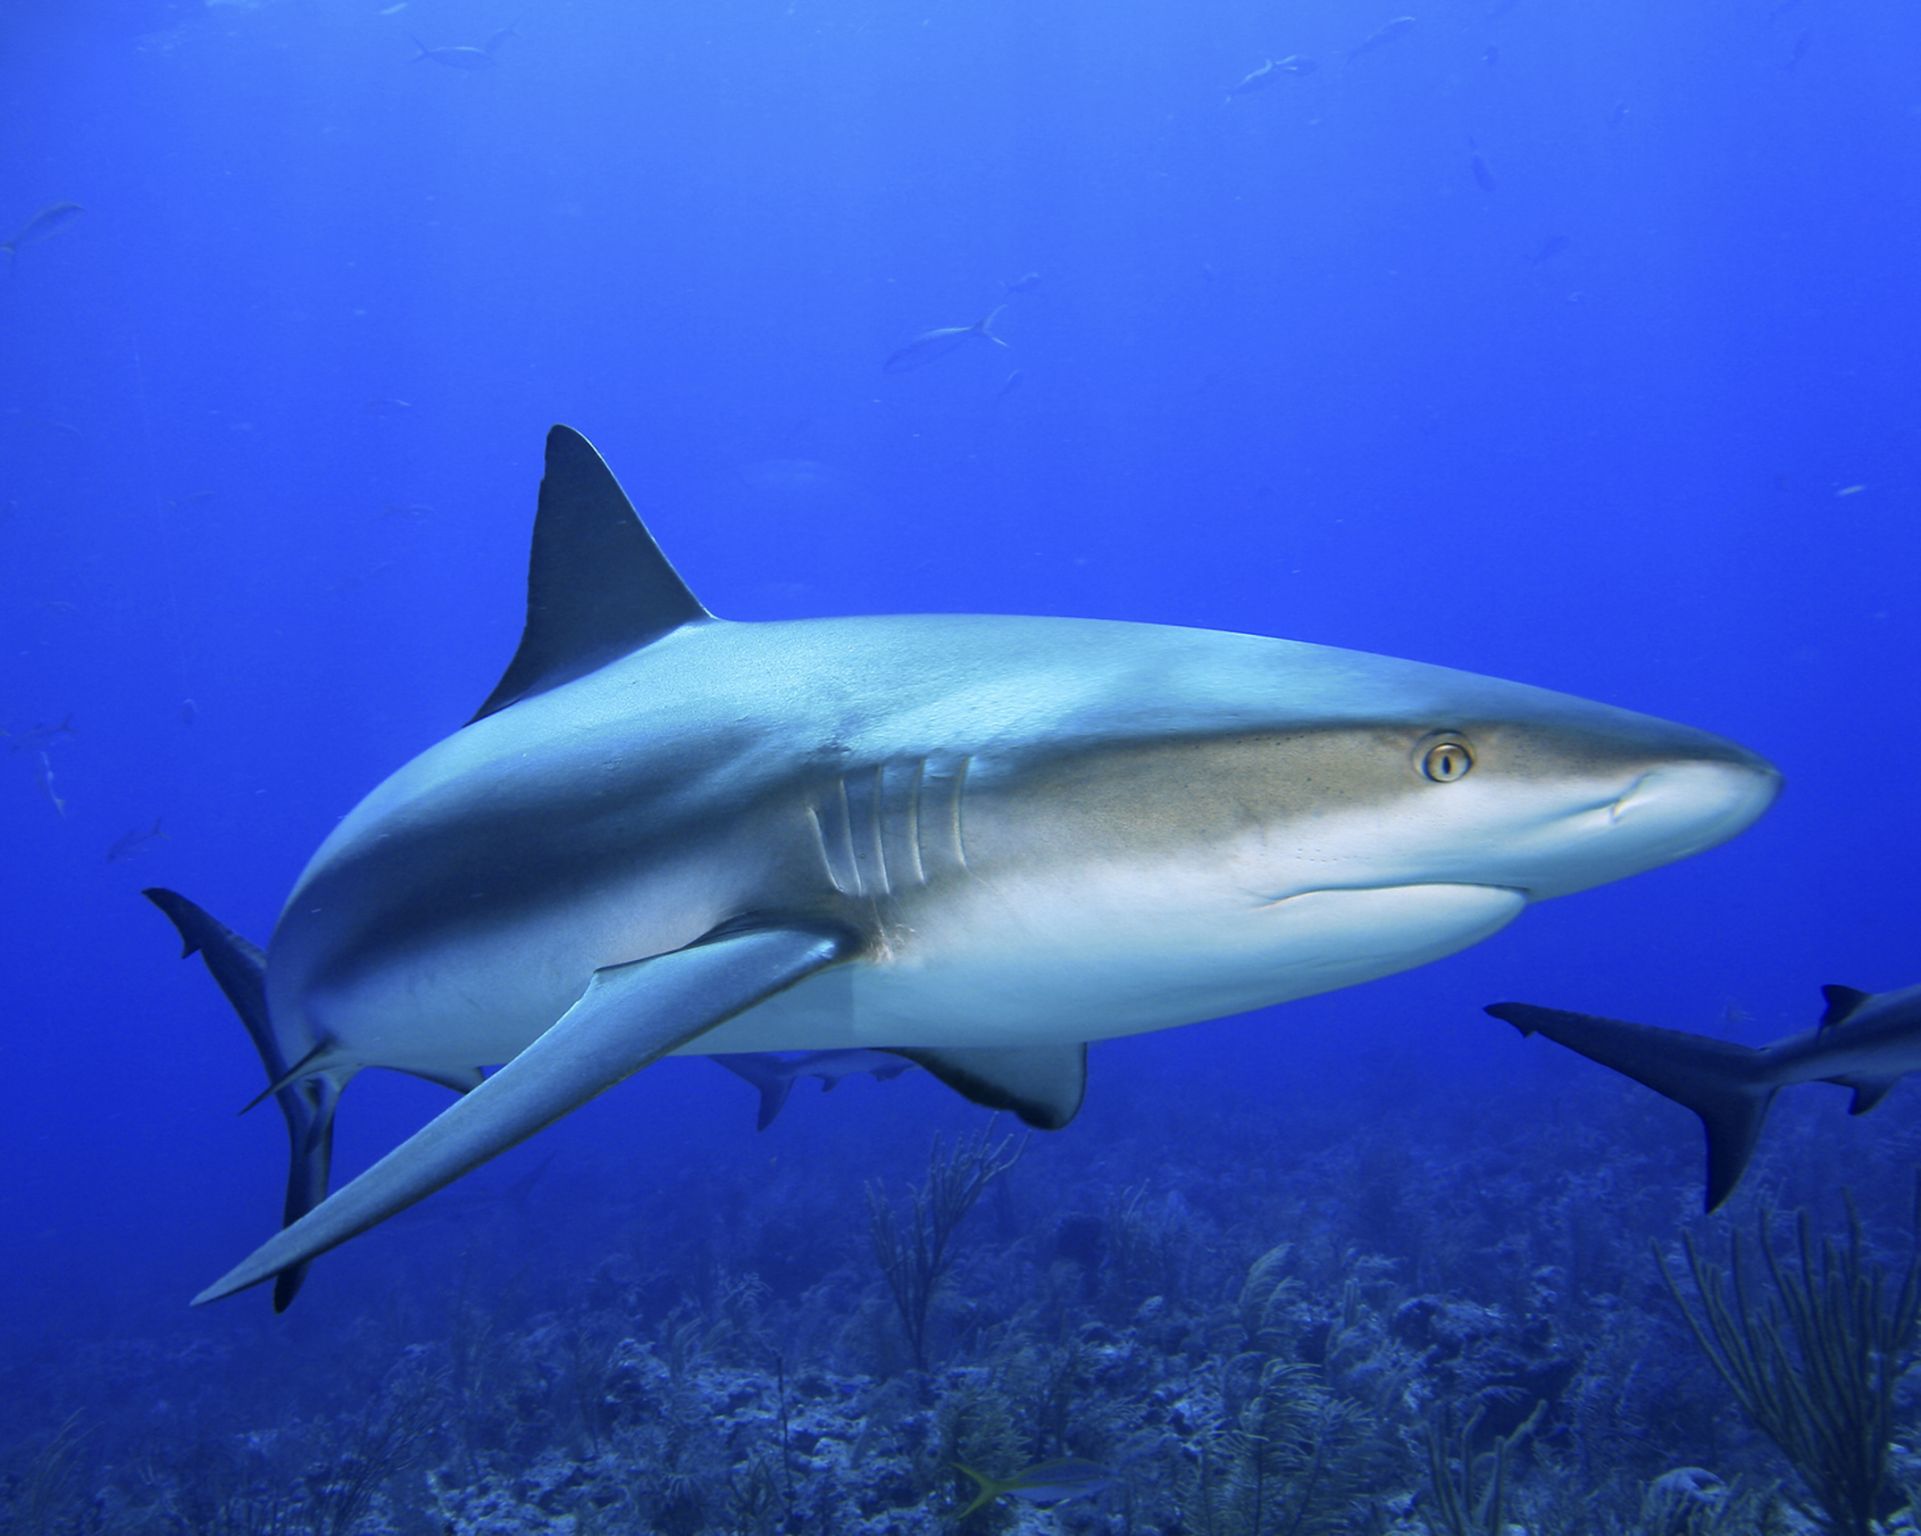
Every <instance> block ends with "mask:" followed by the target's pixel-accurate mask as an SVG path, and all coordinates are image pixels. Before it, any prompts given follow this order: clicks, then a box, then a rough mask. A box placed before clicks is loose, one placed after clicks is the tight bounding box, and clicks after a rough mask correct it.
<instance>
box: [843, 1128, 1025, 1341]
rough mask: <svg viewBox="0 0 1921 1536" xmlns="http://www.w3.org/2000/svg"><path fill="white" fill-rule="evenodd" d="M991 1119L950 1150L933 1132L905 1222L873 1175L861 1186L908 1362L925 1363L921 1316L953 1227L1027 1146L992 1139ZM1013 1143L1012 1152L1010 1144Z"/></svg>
mask: <svg viewBox="0 0 1921 1536" xmlns="http://www.w3.org/2000/svg"><path fill="white" fill-rule="evenodd" d="M993 1128H994V1127H993V1122H992V1121H991V1120H990V1121H989V1122H988V1123H987V1124H986V1125H985V1126H983V1127H982V1128H981V1130H980V1132H979V1133H978V1134H977V1135H975V1136H973V1137H971V1138H970V1137H966V1136H963V1137H961V1138H960V1139H958V1140H957V1141H956V1142H955V1143H954V1146H953V1149H952V1150H951V1151H949V1150H947V1149H946V1148H945V1147H943V1146H942V1144H941V1139H940V1137H939V1136H938V1135H936V1136H935V1137H934V1144H933V1147H932V1149H931V1150H930V1152H929V1153H928V1158H927V1182H926V1183H925V1184H923V1185H922V1186H921V1187H920V1188H919V1189H917V1190H916V1191H914V1194H913V1198H912V1202H911V1204H910V1205H909V1207H908V1216H907V1221H906V1224H905V1227H904V1228H903V1226H902V1225H901V1224H900V1223H898V1222H897V1221H896V1220H895V1217H894V1209H893V1207H892V1206H891V1205H889V1204H888V1203H887V1195H886V1192H885V1191H884V1190H883V1189H882V1188H881V1186H880V1184H879V1183H878V1182H873V1183H870V1184H869V1185H868V1186H867V1222H868V1231H869V1234H870V1235H871V1237H872V1239H873V1244H874V1257H875V1258H876V1259H877V1260H878V1261H879V1263H880V1268H881V1273H882V1274H883V1275H884V1276H885V1277H886V1279H887V1288H888V1290H889V1292H890V1293H891V1294H892V1295H893V1298H894V1307H895V1310H896V1311H897V1312H898V1313H899V1314H900V1322H901V1328H902V1329H903V1331H905V1333H906V1335H907V1343H908V1348H909V1349H910V1350H912V1352H913V1356H914V1368H915V1369H916V1370H920V1371H925V1370H926V1369H927V1322H928V1315H929V1308H930V1307H931V1306H932V1304H933V1300H934V1292H935V1291H936V1289H938V1287H939V1286H940V1282H941V1278H942V1277H943V1276H944V1275H945V1274H946V1273H947V1269H948V1266H949V1265H950V1264H952V1263H953V1259H954V1255H953V1250H952V1243H953V1238H954V1229H955V1228H956V1227H958V1226H959V1225H960V1224H961V1221H962V1220H963V1219H964V1218H965V1217H966V1215H967V1213H968V1212H969V1211H971V1210H972V1209H973V1208H974V1205H975V1202H976V1201H978V1200H979V1199H980V1197H981V1196H982V1195H983V1194H984V1193H985V1192H986V1190H987V1188H988V1186H989V1185H991V1184H992V1183H993V1182H994V1181H995V1180H996V1179H998V1178H999V1177H1000V1176H1001V1175H1002V1174H1004V1173H1006V1172H1007V1171H1008V1170H1009V1169H1010V1168H1012V1167H1013V1166H1014V1164H1015V1163H1017V1162H1019V1161H1020V1156H1021V1153H1022V1152H1023V1151H1025V1150H1026V1145H1027V1144H1026V1142H1025V1141H1022V1142H1021V1143H1019V1144H1018V1145H1016V1144H1015V1142H1014V1139H1013V1137H1011V1136H1003V1137H1001V1138H1000V1140H998V1141H991V1140H990V1139H989V1138H990V1137H991V1135H992V1133H993ZM1010 1147H1012V1149H1013V1150H1012V1151H1011V1152H1010V1151H1009V1150H1008V1149H1009V1148H1010Z"/></svg>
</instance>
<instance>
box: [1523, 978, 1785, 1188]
mask: <svg viewBox="0 0 1921 1536" xmlns="http://www.w3.org/2000/svg"><path fill="white" fill-rule="evenodd" d="M1487 1012H1488V1013H1490V1014H1492V1015H1493V1016H1494V1017H1495V1018H1497V1019H1502V1020H1504V1021H1506V1022H1507V1023H1509V1024H1512V1025H1513V1026H1514V1027H1515V1028H1516V1029H1518V1030H1520V1032H1521V1033H1522V1034H1524V1035H1534V1034H1541V1035H1546V1036H1547V1037H1548V1039H1550V1040H1552V1041H1554V1042H1555V1043H1556V1044H1557V1045H1564V1046H1566V1047H1567V1048H1568V1049H1569V1050H1570V1051H1575V1052H1578V1053H1579V1054H1580V1055H1582V1056H1585V1057H1587V1059H1588V1060H1589V1061H1598V1062H1599V1063H1600V1064H1601V1065H1602V1066H1604V1067H1612V1068H1613V1069H1614V1070H1615V1071H1616V1072H1619V1073H1622V1074H1623V1075H1624V1076H1627V1077H1631V1078H1633V1079H1634V1080H1635V1081H1636V1082H1637V1083H1642V1084H1645V1085H1646V1086H1647V1087H1649V1088H1652V1089H1653V1090H1654V1091H1655V1092H1656V1093H1659V1094H1664V1095H1666V1096H1667V1097H1668V1098H1670V1099H1673V1100H1674V1101H1675V1103H1677V1104H1685V1105H1686V1106H1687V1107H1688V1108H1689V1109H1691V1110H1693V1111H1694V1112H1695V1113H1696V1114H1697V1115H1699V1116H1700V1117H1701V1127H1702V1129H1703V1130H1704V1131H1705V1132H1706V1133H1707V1139H1708V1187H1707V1209H1708V1210H1710V1211H1711V1210H1713V1209H1715V1208H1716V1207H1717V1206H1719V1205H1720V1204H1721V1202H1722V1201H1724V1200H1725V1199H1727V1197H1728V1196H1729V1195H1731V1194H1733V1193H1734V1186H1735V1185H1736V1184H1738V1183H1740V1182H1741V1175H1742V1174H1743V1173H1744V1172H1746V1171H1747V1166H1748V1159H1749V1158H1750V1157H1752V1156H1753V1155H1754V1144H1755V1142H1756V1141H1757V1140H1759V1139H1760V1135H1761V1123H1762V1121H1764V1120H1765V1119H1766V1118H1767V1113H1768V1106H1769V1105H1770V1104H1772V1103H1773V1102H1774V1093H1775V1090H1774V1088H1773V1086H1772V1085H1770V1084H1769V1083H1768V1082H1767V1081H1766V1080H1765V1072H1764V1065H1765V1061H1766V1053H1765V1052H1763V1051H1757V1050H1753V1049H1751V1048H1750V1047H1748V1046H1745V1045H1734V1044H1731V1043H1729V1042H1728V1041H1726V1040H1711V1039H1709V1038H1708V1037H1707V1036H1705V1035H1690V1034H1687V1033H1685V1032H1683V1031H1682V1030H1678V1029H1660V1028H1657V1027H1656V1026H1654V1025H1652V1024H1630V1023H1627V1022H1625V1021H1624V1020H1621V1019H1604V1018H1600V1017H1598V1016H1597V1015H1595V1014H1591V1013H1566V1012H1563V1011H1562V1010H1561V1009H1558V1008H1537V1007H1535V1006H1534V1005H1533V1004H1532V1003H1494V1004H1492V1005H1490V1006H1489V1007H1488V1009H1487Z"/></svg>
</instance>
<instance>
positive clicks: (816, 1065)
mask: <svg viewBox="0 0 1921 1536" xmlns="http://www.w3.org/2000/svg"><path fill="white" fill-rule="evenodd" d="M714 1061H715V1062H716V1063H717V1064H718V1065H720V1066H723V1067H725V1068H726V1069H727V1070H728V1071H729V1072H731V1073H733V1074H734V1075H735V1076H736V1077H738V1078H741V1079H742V1080H744V1081H746V1082H749V1083H752V1084H753V1085H754V1087H755V1088H756V1089H757V1090H758V1091H759V1093H760V1108H759V1110H758V1111H757V1113H756V1116H755V1120H754V1129H755V1130H757V1131H764V1130H766V1129H767V1127H768V1126H770V1125H772V1124H773V1123H774V1120H775V1117H777V1116H778V1115H779V1114H780V1112H781V1110H782V1109H783V1108H784V1107H785V1106H786V1103H787V1095H788V1094H790V1093H791V1092H793V1089H794V1084H795V1083H797V1082H799V1081H800V1080H801V1079H802V1078H803V1077H811V1078H816V1079H818V1080H819V1082H820V1091H821V1092H822V1093H829V1092H831V1091H832V1090H833V1089H834V1087H835V1085H836V1084H838V1083H839V1082H840V1080H841V1079H842V1078H844V1077H862V1076H866V1077H871V1078H873V1079H874V1080H875V1081H876V1082H881V1083H884V1082H886V1081H887V1080H888V1079H889V1078H890V1077H899V1076H900V1075H901V1073H903V1072H911V1071H912V1070H913V1069H914V1064H913V1062H911V1061H909V1060H907V1059H906V1058H905V1057H903V1056H897V1055H894V1054H893V1053H892V1052H890V1051H858V1050H856V1051H807V1052H805V1053H804V1054H802V1055H799V1056H778V1055H775V1054H774V1053H773V1052H771V1051H743V1052H741V1053H740V1054H738V1055H733V1056H716V1057H714Z"/></svg>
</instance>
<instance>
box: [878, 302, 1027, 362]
mask: <svg viewBox="0 0 1921 1536" xmlns="http://www.w3.org/2000/svg"><path fill="white" fill-rule="evenodd" d="M1006 307H1007V306H1006V305H1004V304H996V305H995V306H994V307H993V308H992V309H990V310H989V311H988V312H987V313H986V314H985V315H983V316H981V318H980V319H978V320H976V321H975V322H974V323H973V324H972V325H940V326H936V327H935V328H934V329H933V330H931V331H922V332H921V333H920V335H918V336H916V337H915V338H914V339H913V340H912V341H910V342H908V343H907V344H906V345H905V346H900V347H896V348H895V349H894V350H893V351H892V352H890V353H888V354H887V361H886V362H884V363H882V364H881V371H882V372H883V373H910V372H912V371H913V370H914V369H916V368H925V367H926V366H927V365H928V364H929V363H932V362H937V361H938V360H939V359H941V358H943V357H945V356H947V354H948V353H950V352H953V351H956V350H958V349H959V348H961V347H964V346H966V345H967V343H968V342H970V341H991V342H993V344H994V345H995V346H997V347H1004V346H1006V345H1007V343H1006V342H1004V341H1002V340H1001V339H1000V337H998V336H996V335H995V334H994V331H993V325H994V321H995V320H996V319H997V318H999V316H1000V312H1001V311H1002V310H1003V309H1005V308H1006Z"/></svg>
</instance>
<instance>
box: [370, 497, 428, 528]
mask: <svg viewBox="0 0 1921 1536" xmlns="http://www.w3.org/2000/svg"><path fill="white" fill-rule="evenodd" d="M380 515H381V516H382V517H403V518H406V519H407V520H408V521H409V522H415V523H418V522H422V521H424V520H425V519H427V518H430V517H432V516H433V515H434V509H433V508H432V507H430V506H428V505H427V504H426V503H425V502H424V501H390V502H388V503H387V505H386V506H385V507H383V508H382V509H381V512H380Z"/></svg>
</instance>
